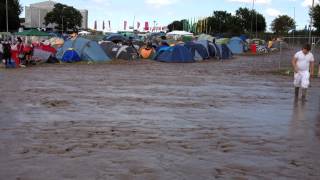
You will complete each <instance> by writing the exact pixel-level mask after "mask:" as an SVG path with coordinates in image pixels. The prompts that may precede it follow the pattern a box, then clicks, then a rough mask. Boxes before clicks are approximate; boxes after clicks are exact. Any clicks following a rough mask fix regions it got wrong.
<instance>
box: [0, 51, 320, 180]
mask: <svg viewBox="0 0 320 180" xmlns="http://www.w3.org/2000/svg"><path fill="white" fill-rule="evenodd" d="M268 58H269V59H268ZM270 58H271V59H270ZM273 62H274V60H273V59H272V56H271V57H260V59H259V57H252V58H246V57H238V58H236V59H233V60H230V61H225V62H204V63H196V64H163V63H157V62H150V61H146V62H134V63H121V64H96V65H74V64H73V65H48V66H37V67H32V68H27V69H19V70H4V69H0V84H1V86H0V95H1V99H0V143H1V146H0V179H5V180H11V179H12V180H43V179H46V180H70V179H75V180H104V179H107V180H109V179H111V180H112V179H120V180H122V179H123V180H126V179H130V180H131V179H137V180H140V179H147V180H149V179H150V180H153V179H155V180H157V179H165V180H173V179H178V180H180V179H181V180H185V179H186V180H189V179H190V180H195V179H196V180H198V179H241V180H242V179H299V180H302V179H303V180H305V179H311V180H313V179H314V180H318V179H320V81H319V79H313V80H312V87H311V89H310V90H309V97H308V102H306V103H301V102H297V103H295V102H294V101H293V88H292V78H291V77H285V76H275V75H271V74H268V73H263V72H264V71H265V70H271V69H272V68H274V67H277V63H273Z"/></svg>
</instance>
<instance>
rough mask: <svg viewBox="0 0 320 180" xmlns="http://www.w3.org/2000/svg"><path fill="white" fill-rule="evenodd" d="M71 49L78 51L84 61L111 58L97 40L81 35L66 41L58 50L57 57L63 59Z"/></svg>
mask: <svg viewBox="0 0 320 180" xmlns="http://www.w3.org/2000/svg"><path fill="white" fill-rule="evenodd" d="M70 49H72V50H74V51H76V52H77V54H78V55H79V57H80V58H81V60H84V61H94V62H103V61H110V58H109V57H108V56H107V55H106V53H105V52H104V51H103V50H102V48H101V47H100V46H99V44H98V43H97V42H94V41H90V40H88V39H84V38H81V37H77V38H76V39H75V40H68V41H66V42H65V43H64V45H63V46H62V47H61V48H60V49H59V50H58V53H57V58H58V59H60V60H61V59H62V57H63V55H64V53H65V52H66V51H67V50H70Z"/></svg>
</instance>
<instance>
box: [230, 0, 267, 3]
mask: <svg viewBox="0 0 320 180" xmlns="http://www.w3.org/2000/svg"><path fill="white" fill-rule="evenodd" d="M228 1H230V2H240V3H252V2H253V0H228ZM271 1H272V0H254V2H255V3H256V4H270V3H271Z"/></svg>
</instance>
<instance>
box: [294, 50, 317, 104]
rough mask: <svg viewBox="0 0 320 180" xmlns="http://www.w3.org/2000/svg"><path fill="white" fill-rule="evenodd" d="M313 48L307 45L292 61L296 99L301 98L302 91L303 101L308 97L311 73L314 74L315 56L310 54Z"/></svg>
mask: <svg viewBox="0 0 320 180" xmlns="http://www.w3.org/2000/svg"><path fill="white" fill-rule="evenodd" d="M310 51H311V46H310V45H309V44H306V45H304V46H303V48H302V50H301V51H299V52H297V53H296V54H295V55H294V57H293V59H292V66H293V68H294V82H293V84H294V86H295V98H296V99H297V98H298V97H299V90H300V88H301V89H302V100H303V101H305V100H306V97H307V89H308V87H309V85H310V73H311V75H313V74H314V56H313V54H312V53H311V52H310Z"/></svg>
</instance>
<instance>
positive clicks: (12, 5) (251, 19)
mask: <svg viewBox="0 0 320 180" xmlns="http://www.w3.org/2000/svg"><path fill="white" fill-rule="evenodd" d="M5 3H6V2H5V0H1V1H0V32H1V31H6V4H5ZM22 10H23V8H22V6H21V4H20V1H19V0H8V20H9V21H8V22H9V30H10V31H16V30H17V29H18V28H19V27H21V24H20V19H19V16H20V14H21V13H22ZM309 15H310V17H311V18H312V19H313V27H315V33H316V34H317V35H320V5H319V4H318V5H316V6H315V7H314V8H310V11H309ZM81 22H82V16H81V13H80V12H79V11H78V10H76V9H75V8H73V7H71V6H67V5H63V4H59V3H58V4H56V5H55V7H54V9H53V10H52V11H51V12H49V13H48V14H47V16H46V17H45V24H46V25H48V24H52V23H54V24H56V27H55V28H56V29H58V30H60V31H61V30H62V31H65V30H67V29H74V28H77V27H81ZM266 27H267V25H266V20H265V17H264V16H263V15H262V14H260V13H258V12H256V11H255V10H250V9H248V8H239V9H238V10H237V11H236V12H235V15H232V14H231V13H229V12H227V11H214V12H213V13H212V15H211V16H209V17H206V18H203V19H200V20H195V19H191V20H187V19H183V20H181V21H174V22H172V23H171V24H169V25H168V29H169V31H173V30H187V31H192V32H194V33H208V34H222V35H223V34H230V35H239V34H254V33H264V32H265V31H266ZM309 28H310V27H307V26H306V27H305V29H304V30H301V31H300V32H301V34H303V33H305V32H306V31H308V30H309ZM295 29H296V22H295V21H294V20H293V19H292V18H291V17H289V16H288V15H280V16H278V17H277V18H275V19H274V20H273V21H272V23H271V30H272V31H273V32H274V33H275V34H277V35H286V34H288V32H290V31H293V30H295Z"/></svg>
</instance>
